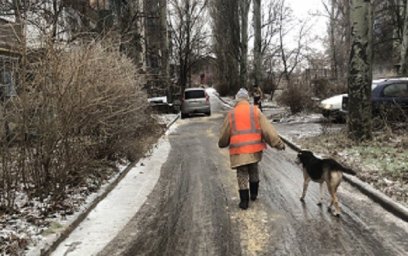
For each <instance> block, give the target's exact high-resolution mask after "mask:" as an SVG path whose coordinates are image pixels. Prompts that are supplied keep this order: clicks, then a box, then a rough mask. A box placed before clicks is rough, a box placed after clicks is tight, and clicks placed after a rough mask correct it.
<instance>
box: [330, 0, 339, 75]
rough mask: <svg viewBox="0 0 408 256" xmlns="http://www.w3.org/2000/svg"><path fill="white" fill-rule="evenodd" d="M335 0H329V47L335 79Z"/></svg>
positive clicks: (336, 72) (336, 71) (336, 73)
mask: <svg viewBox="0 0 408 256" xmlns="http://www.w3.org/2000/svg"><path fill="white" fill-rule="evenodd" d="M335 3H336V1H335V0H332V1H331V10H330V48H331V56H332V60H331V69H332V75H333V78H335V79H336V80H337V79H338V70H337V66H338V64H337V45H336V40H335V36H336V35H335V34H336V32H335V31H336V27H335V26H336V23H335V19H336V17H335V12H336V6H335Z"/></svg>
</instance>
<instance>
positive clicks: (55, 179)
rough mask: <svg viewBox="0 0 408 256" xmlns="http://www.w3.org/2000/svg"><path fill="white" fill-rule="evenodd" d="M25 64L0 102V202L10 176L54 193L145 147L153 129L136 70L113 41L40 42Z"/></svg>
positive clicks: (101, 174) (99, 175)
mask: <svg viewBox="0 0 408 256" xmlns="http://www.w3.org/2000/svg"><path fill="white" fill-rule="evenodd" d="M27 67H29V68H28V69H27V70H29V72H28V71H25V72H21V73H22V74H24V73H27V74H28V73H29V75H27V76H25V77H24V78H22V79H21V81H20V83H19V85H20V86H19V88H18V96H17V97H15V98H14V99H12V100H10V101H9V103H8V104H9V107H8V108H7V109H8V111H7V114H8V115H9V116H8V122H9V123H12V124H13V125H12V126H13V128H12V129H11V132H9V136H2V137H3V138H2V140H5V141H8V144H6V145H8V146H9V147H8V148H3V150H2V158H3V159H5V160H3V164H2V176H0V179H1V180H0V181H1V183H0V184H2V185H1V187H0V205H5V203H7V207H10V206H12V204H10V203H9V202H8V201H10V200H9V199H7V200H6V195H7V194H4V193H3V192H4V191H10V188H11V186H13V184H23V185H24V187H25V188H26V189H27V191H29V192H30V193H31V194H32V195H36V196H41V197H47V196H49V195H51V196H52V197H53V198H54V199H60V198H61V197H64V191H65V190H66V189H67V188H68V187H72V186H78V185H81V184H82V185H83V184H84V183H86V182H87V181H88V180H89V179H91V180H102V179H104V178H105V177H106V176H107V175H108V174H107V173H106V172H105V170H107V169H109V168H103V166H104V164H103V163H106V162H108V161H114V160H119V159H121V158H128V159H130V160H135V159H136V157H137V156H138V155H139V154H140V152H141V149H140V148H144V147H145V146H144V145H143V142H144V140H142V139H141V138H143V137H145V135H147V134H152V133H160V132H161V128H160V127H159V126H158V125H157V123H156V122H155V120H154V119H153V118H152V117H151V115H150V111H149V108H148V105H147V104H146V102H147V96H146V94H145V93H144V92H143V91H142V89H141V88H142V81H141V79H143V77H141V76H140V75H138V73H137V69H136V67H135V66H134V65H133V63H132V61H131V60H129V59H128V58H126V57H125V56H123V55H121V54H120V53H119V51H117V50H116V49H115V48H113V47H110V46H106V45H103V44H101V43H91V44H87V45H81V46H75V47H73V48H71V49H70V50H69V51H67V50H62V49H57V48H55V47H48V48H47V49H45V50H44V51H43V52H42V53H41V54H40V55H38V56H37V57H36V58H35V61H34V62H32V63H30V65H29V66H26V67H23V69H25V68H27ZM27 77H29V79H27ZM3 116H5V115H3ZM10 138H11V139H10ZM11 152H15V154H14V156H13V155H12V153H11ZM6 160H7V161H6ZM9 163H11V168H9V166H10V164H9ZM101 167H102V168H101ZM8 179H11V180H12V181H11V182H10V181H9V180H8Z"/></svg>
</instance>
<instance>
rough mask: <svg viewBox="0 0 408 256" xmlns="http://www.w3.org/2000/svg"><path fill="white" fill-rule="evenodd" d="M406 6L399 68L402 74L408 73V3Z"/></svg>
mask: <svg viewBox="0 0 408 256" xmlns="http://www.w3.org/2000/svg"><path fill="white" fill-rule="evenodd" d="M405 8H406V9H405V20H404V32H403V36H402V47H401V62H400V63H401V66H400V70H399V73H400V75H403V76H406V75H408V5H406V6H405Z"/></svg>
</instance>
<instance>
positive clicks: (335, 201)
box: [328, 185, 340, 217]
mask: <svg viewBox="0 0 408 256" xmlns="http://www.w3.org/2000/svg"><path fill="white" fill-rule="evenodd" d="M328 188H329V192H330V196H331V203H330V206H329V209H328V210H329V212H331V209H332V206H333V204H334V212H333V215H334V216H336V217H339V216H340V207H339V201H338V199H337V193H336V191H337V186H334V187H333V186H330V185H328Z"/></svg>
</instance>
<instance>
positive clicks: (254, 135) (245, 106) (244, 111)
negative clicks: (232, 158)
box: [229, 102, 266, 155]
mask: <svg viewBox="0 0 408 256" xmlns="http://www.w3.org/2000/svg"><path fill="white" fill-rule="evenodd" d="M257 111H258V110H256V109H255V108H254V106H251V105H249V103H246V102H243V103H239V105H237V106H236V107H235V108H234V109H233V110H232V111H230V113H229V122H230V129H231V138H230V146H229V149H230V154H231V155H237V154H251V153H256V152H260V151H262V150H264V149H265V148H266V145H265V143H263V142H262V131H261V126H260V124H259V112H257Z"/></svg>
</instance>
